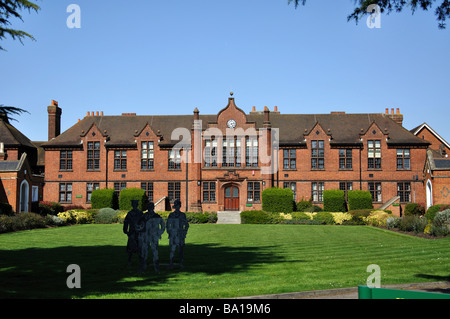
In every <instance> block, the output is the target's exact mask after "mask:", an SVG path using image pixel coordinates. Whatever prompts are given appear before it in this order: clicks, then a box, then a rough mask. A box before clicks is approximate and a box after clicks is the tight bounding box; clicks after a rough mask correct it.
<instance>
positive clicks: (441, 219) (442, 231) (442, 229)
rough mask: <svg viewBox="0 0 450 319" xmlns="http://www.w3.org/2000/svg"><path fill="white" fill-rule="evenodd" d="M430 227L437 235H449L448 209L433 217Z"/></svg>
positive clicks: (449, 211)
mask: <svg viewBox="0 0 450 319" xmlns="http://www.w3.org/2000/svg"><path fill="white" fill-rule="evenodd" d="M432 225H433V226H432V229H433V230H432V232H435V233H438V234H439V235H448V234H449V233H450V209H446V210H444V211H442V212H438V213H437V214H436V217H434V220H433V222H432ZM439 235H438V236H439Z"/></svg>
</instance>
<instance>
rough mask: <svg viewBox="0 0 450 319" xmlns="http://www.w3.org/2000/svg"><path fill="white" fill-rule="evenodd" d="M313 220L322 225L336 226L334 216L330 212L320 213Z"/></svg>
mask: <svg viewBox="0 0 450 319" xmlns="http://www.w3.org/2000/svg"><path fill="white" fill-rule="evenodd" d="M313 220H314V221H316V222H317V223H318V224H320V225H334V224H335V222H334V218H333V215H331V213H329V212H318V213H317V214H315V215H314V217H313Z"/></svg>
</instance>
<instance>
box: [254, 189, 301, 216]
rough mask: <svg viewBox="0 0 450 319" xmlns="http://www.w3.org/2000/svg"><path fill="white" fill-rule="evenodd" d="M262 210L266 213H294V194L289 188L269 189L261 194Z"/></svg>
mask: <svg viewBox="0 0 450 319" xmlns="http://www.w3.org/2000/svg"><path fill="white" fill-rule="evenodd" d="M261 198H262V209H263V210H264V211H266V212H278V213H292V211H293V208H294V200H293V198H294V193H292V191H291V190H290V189H288V188H286V189H283V188H277V187H273V188H267V189H265V190H263V192H262V194H261Z"/></svg>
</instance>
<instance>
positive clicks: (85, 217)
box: [71, 210, 94, 224]
mask: <svg viewBox="0 0 450 319" xmlns="http://www.w3.org/2000/svg"><path fill="white" fill-rule="evenodd" d="M71 212H72V215H73V217H74V219H75V223H77V224H92V223H93V222H94V214H93V213H92V212H86V211H76V210H73V211H71Z"/></svg>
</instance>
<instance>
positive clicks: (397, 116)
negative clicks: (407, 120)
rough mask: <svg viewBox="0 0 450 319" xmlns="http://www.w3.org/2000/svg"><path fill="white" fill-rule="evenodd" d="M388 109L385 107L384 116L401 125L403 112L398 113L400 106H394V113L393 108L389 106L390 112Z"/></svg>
mask: <svg viewBox="0 0 450 319" xmlns="http://www.w3.org/2000/svg"><path fill="white" fill-rule="evenodd" d="M388 110H389V109H387V108H386V117H389V118H391V119H392V120H393V121H394V122H396V123H397V124H400V125H402V126H403V114H401V113H400V108H396V112H395V113H394V108H391V114H389V113H388Z"/></svg>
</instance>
